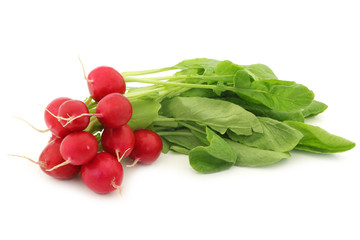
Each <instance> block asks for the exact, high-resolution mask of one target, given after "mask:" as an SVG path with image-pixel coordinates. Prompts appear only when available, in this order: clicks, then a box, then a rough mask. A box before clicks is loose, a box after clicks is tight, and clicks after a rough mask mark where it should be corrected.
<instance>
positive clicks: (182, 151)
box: [170, 145, 190, 155]
mask: <svg viewBox="0 0 360 240" xmlns="http://www.w3.org/2000/svg"><path fill="white" fill-rule="evenodd" d="M170 150H172V151H174V152H177V153H180V154H185V155H189V152H190V150H189V149H187V148H184V147H180V146H177V145H172V146H171V147H170Z"/></svg>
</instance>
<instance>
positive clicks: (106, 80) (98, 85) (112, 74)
mask: <svg viewBox="0 0 360 240" xmlns="http://www.w3.org/2000/svg"><path fill="white" fill-rule="evenodd" d="M86 80H87V82H88V87H89V92H90V95H91V97H92V98H93V99H94V100H95V101H96V102H98V101H100V100H101V99H102V98H103V97H105V96H106V95H108V94H110V93H121V94H124V93H125V90H126V87H125V81H124V78H123V77H122V76H121V74H120V73H119V72H118V71H116V70H115V69H114V68H111V67H106V66H102V67H97V68H95V69H94V70H92V71H91V72H90V73H89V75H88V77H87V79H86Z"/></svg>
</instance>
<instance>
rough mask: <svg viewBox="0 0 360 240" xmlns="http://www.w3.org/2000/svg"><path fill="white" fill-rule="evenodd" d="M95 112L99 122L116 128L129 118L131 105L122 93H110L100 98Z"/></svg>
mask: <svg viewBox="0 0 360 240" xmlns="http://www.w3.org/2000/svg"><path fill="white" fill-rule="evenodd" d="M96 114H97V118H98V119H99V122H100V123H101V124H103V125H104V126H105V127H109V128H118V127H120V126H122V125H124V124H126V123H127V122H128V121H129V120H130V118H131V115H132V106H131V103H130V101H129V100H128V99H127V98H126V97H125V96H123V95H122V94H120V93H111V94H108V95H107V96H105V97H104V98H103V99H101V100H100V102H99V103H98V105H97V107H96Z"/></svg>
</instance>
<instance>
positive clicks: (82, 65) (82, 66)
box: [78, 56, 93, 83]
mask: <svg viewBox="0 0 360 240" xmlns="http://www.w3.org/2000/svg"><path fill="white" fill-rule="evenodd" d="M78 58H79V62H80V64H81V68H82V71H83V74H84V78H85V80H86V81H87V82H88V83H92V82H93V80H89V79H88V78H87V77H86V72H85V68H84V64H83V62H82V61H81V58H80V56H78Z"/></svg>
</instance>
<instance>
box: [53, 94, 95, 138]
mask: <svg viewBox="0 0 360 240" xmlns="http://www.w3.org/2000/svg"><path fill="white" fill-rule="evenodd" d="M58 117H59V119H60V120H59V121H60V123H61V124H62V125H63V127H64V128H66V129H67V130H69V131H71V132H76V131H82V130H84V129H85V128H86V127H87V126H88V125H89V122H90V114H89V110H88V108H87V106H86V104H85V103H84V102H82V101H79V100H69V101H66V102H64V103H63V104H61V106H60V108H59V112H58Z"/></svg>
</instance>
